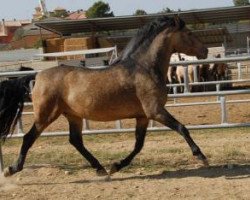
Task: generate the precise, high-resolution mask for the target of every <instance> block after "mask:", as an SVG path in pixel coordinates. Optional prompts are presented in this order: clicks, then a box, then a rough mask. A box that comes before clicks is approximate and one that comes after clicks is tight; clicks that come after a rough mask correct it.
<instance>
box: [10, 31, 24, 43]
mask: <svg viewBox="0 0 250 200" xmlns="http://www.w3.org/2000/svg"><path fill="white" fill-rule="evenodd" d="M23 35H24V29H23V28H18V29H17V30H16V31H15V33H14V36H13V39H12V40H13V41H17V40H20V39H22V38H23Z"/></svg>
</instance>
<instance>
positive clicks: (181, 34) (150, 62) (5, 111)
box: [0, 17, 208, 176]
mask: <svg viewBox="0 0 250 200" xmlns="http://www.w3.org/2000/svg"><path fill="white" fill-rule="evenodd" d="M175 52H179V53H185V54H187V55H191V56H196V57H197V58H198V59H204V58H206V57H207V53H208V50H207V48H206V47H204V46H203V44H202V43H201V42H200V41H199V40H198V39H197V38H196V37H195V36H194V35H193V34H192V33H191V31H190V30H188V29H187V28H186V27H185V22H184V21H183V20H181V19H180V18H179V17H174V18H169V17H160V18H158V19H156V20H154V21H153V22H151V23H149V24H147V25H145V26H143V27H142V28H141V29H139V30H138V32H137V34H136V35H135V37H133V38H132V39H131V41H130V42H129V43H128V45H127V47H126V48H125V49H124V51H123V53H121V55H120V56H119V57H118V58H117V60H116V61H114V62H113V64H111V65H110V67H108V68H106V69H98V70H93V69H85V68H76V67H72V66H60V67H54V68H50V69H47V70H44V71H41V72H39V73H37V74H35V75H29V76H25V77H22V78H19V79H16V80H11V81H7V82H3V84H1V86H0V92H1V100H0V128H1V129H0V133H1V138H2V139H3V140H4V139H5V138H6V137H7V135H9V134H12V132H13V128H14V126H15V124H16V122H17V120H18V119H19V118H20V116H21V113H22V109H23V103H24V96H25V95H26V94H27V93H29V87H28V84H29V81H30V80H33V79H35V86H34V88H33V90H32V101H33V108H34V124H33V126H32V127H31V129H30V130H29V131H28V133H27V134H25V135H24V137H23V143H22V146H21V150H20V154H19V157H18V159H17V162H16V163H15V164H13V165H11V166H9V167H7V168H6V169H5V170H4V175H5V176H10V175H13V174H15V173H16V172H19V171H21V170H22V169H23V165H24V162H25V158H26V155H27V152H28V150H29V149H30V147H31V146H32V145H33V143H34V142H35V140H36V139H37V138H38V137H39V136H40V134H41V133H42V131H43V130H44V129H45V128H46V127H47V126H48V125H49V124H51V123H52V122H53V121H55V120H56V119H57V118H58V117H59V116H60V115H64V116H65V117H66V118H67V120H68V123H69V142H70V143H71V144H72V145H73V146H74V147H75V148H76V149H77V150H78V151H79V152H80V154H81V155H82V156H83V157H84V158H85V159H86V160H88V162H89V163H90V164H91V166H92V167H93V168H94V169H95V170H96V172H97V175H100V176H101V175H108V174H109V175H111V174H113V173H115V172H118V171H119V170H121V169H122V168H123V167H125V166H127V165H129V163H130V162H131V161H132V159H133V158H134V157H135V156H136V155H137V154H138V153H139V152H140V151H141V149H142V147H143V144H144V139H145V135H146V131H147V126H148V123H149V120H155V121H157V122H160V123H162V124H163V125H165V126H168V127H169V128H171V129H173V130H175V131H177V132H178V133H179V134H180V135H181V136H183V137H184V139H185V140H186V142H187V143H188V145H189V146H190V148H191V150H192V153H193V155H194V156H196V157H197V158H198V159H199V160H201V161H203V163H204V164H207V159H206V157H205V155H204V154H203V153H202V152H201V150H200V148H199V147H198V146H197V145H196V144H195V142H194V141H193V139H192V138H191V136H190V134H189V131H188V130H187V129H186V127H185V126H184V125H183V124H181V123H180V122H178V121H177V120H176V119H175V118H174V117H173V116H172V115H171V114H170V113H169V112H168V111H167V110H166V109H165V107H164V105H165V103H166V101H167V91H168V89H167V87H166V80H165V77H166V73H167V70H168V64H169V61H170V56H171V55H172V54H173V53H175ZM14 94H15V95H14ZM83 118H86V119H90V120H96V121H111V120H112V121H113V120H118V119H125V118H135V119H136V131H135V139H136V141H135V146H134V149H133V151H132V152H131V153H130V154H129V155H128V156H127V157H126V158H124V159H123V160H121V161H119V162H115V163H114V164H112V166H111V169H110V172H109V173H107V171H106V169H105V168H104V167H103V166H102V165H101V164H100V162H99V161H98V160H97V159H96V158H95V157H94V156H93V155H92V154H91V153H90V152H89V151H88V150H87V149H86V148H85V146H84V144H83V140H82V125H83Z"/></svg>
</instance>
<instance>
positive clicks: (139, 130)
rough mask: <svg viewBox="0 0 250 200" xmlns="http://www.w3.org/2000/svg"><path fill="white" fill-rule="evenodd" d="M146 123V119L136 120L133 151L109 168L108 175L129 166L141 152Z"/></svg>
mask: <svg viewBox="0 0 250 200" xmlns="http://www.w3.org/2000/svg"><path fill="white" fill-rule="evenodd" d="M148 122H149V120H148V119H146V118H138V119H136V130H135V138H136V142H135V146H134V150H133V151H132V152H131V153H130V154H129V155H128V156H127V157H126V158H125V159H123V160H121V161H120V162H119V163H114V164H113V165H112V166H111V170H110V175H111V174H114V173H115V172H118V171H120V170H121V169H122V168H123V167H126V166H127V165H129V164H130V162H131V161H132V160H133V158H134V157H135V156H136V155H137V154H138V153H139V152H140V151H141V149H142V147H143V144H144V140H145V136H146V132H147V127H148Z"/></svg>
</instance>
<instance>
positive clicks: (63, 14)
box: [50, 10, 69, 18]
mask: <svg viewBox="0 0 250 200" xmlns="http://www.w3.org/2000/svg"><path fill="white" fill-rule="evenodd" d="M50 16H51V17H58V18H65V17H68V16H69V12H68V11H66V10H55V11H54V12H51V13H50Z"/></svg>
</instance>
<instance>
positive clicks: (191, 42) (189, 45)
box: [171, 17, 208, 59]
mask: <svg viewBox="0 0 250 200" xmlns="http://www.w3.org/2000/svg"><path fill="white" fill-rule="evenodd" d="M171 44H172V48H173V53H175V52H178V53H184V54H187V55H189V56H196V57H197V58H198V59H205V58H207V54H208V49H207V48H206V47H205V46H204V45H203V44H202V43H201V42H200V41H199V40H198V39H197V37H196V36H195V35H194V34H193V33H192V32H191V31H190V30H189V29H188V28H186V27H185V26H183V21H182V20H181V19H180V18H179V17H175V27H174V30H173V32H172V34H171Z"/></svg>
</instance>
